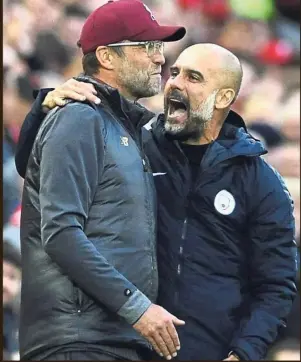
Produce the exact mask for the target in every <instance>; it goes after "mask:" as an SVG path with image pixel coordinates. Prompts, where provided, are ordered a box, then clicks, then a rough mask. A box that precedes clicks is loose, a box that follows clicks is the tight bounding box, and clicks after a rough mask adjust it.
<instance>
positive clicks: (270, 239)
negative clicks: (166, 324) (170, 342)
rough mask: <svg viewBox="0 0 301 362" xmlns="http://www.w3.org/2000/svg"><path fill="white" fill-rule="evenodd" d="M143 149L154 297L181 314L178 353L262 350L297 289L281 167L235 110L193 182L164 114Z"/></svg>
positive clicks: (209, 355) (189, 356)
mask: <svg viewBox="0 0 301 362" xmlns="http://www.w3.org/2000/svg"><path fill="white" fill-rule="evenodd" d="M144 148H145V151H146V152H147V154H148V156H149V159H150V161H151V167H152V170H153V173H154V174H155V175H156V176H155V184H156V189H157V197H158V238H157V244H158V267H159V297H158V304H160V305H162V306H164V308H166V309H167V310H168V311H169V312H170V313H174V314H175V315H176V316H177V317H178V318H181V319H183V320H185V321H186V324H185V326H183V327H181V328H179V330H178V331H179V338H180V341H181V346H182V348H181V351H180V352H179V355H178V358H179V359H182V360H196V359H198V360H222V359H224V358H226V357H227V355H228V353H229V352H230V351H231V350H234V351H235V352H236V353H237V354H238V355H239V356H240V357H241V358H242V359H246V360H258V359H261V358H263V357H264V355H265V353H266V351H267V347H268V346H269V344H270V343H271V342H273V340H274V339H275V338H276V335H277V331H278V329H279V327H280V326H281V325H284V324H285V318H286V316H287V315H288V313H289V311H290V309H291V306H292V301H293V298H294V296H295V294H296V287H295V278H296V248H295V246H296V245H295V242H294V218H293V205H292V200H291V198H290V195H289V193H288V191H287V188H286V187H285V185H284V183H283V181H282V179H281V177H280V175H279V174H278V173H277V172H276V171H275V170H274V169H272V168H271V167H270V166H269V165H267V163H266V162H265V161H264V160H263V159H262V158H261V157H260V156H261V155H263V154H264V153H266V151H265V149H264V148H263V146H262V144H261V143H260V142H259V141H257V140H255V139H253V138H252V137H251V136H250V135H249V134H248V133H247V131H246V128H245V125H244V122H243V120H242V119H241V117H240V116H238V115H237V114H236V113H234V112H230V114H229V116H228V118H227V120H226V122H225V124H224V126H223V128H222V131H221V133H220V135H219V137H218V139H217V141H215V142H212V143H211V144H210V145H209V147H208V149H207V151H206V153H205V155H204V157H203V159H202V161H201V164H200V169H199V175H198V177H197V181H196V182H195V184H192V183H191V181H190V168H189V164H188V160H187V158H186V157H185V155H184V154H183V152H182V150H181V148H180V147H179V145H178V143H177V142H171V141H169V140H168V139H167V138H166V136H165V135H164V130H163V117H162V116H161V117H159V120H158V122H157V123H155V124H153V129H152V131H151V133H150V132H144Z"/></svg>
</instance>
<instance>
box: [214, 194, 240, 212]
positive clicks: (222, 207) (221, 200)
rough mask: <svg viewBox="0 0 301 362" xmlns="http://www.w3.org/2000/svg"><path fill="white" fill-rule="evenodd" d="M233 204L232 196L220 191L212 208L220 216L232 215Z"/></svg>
mask: <svg viewBox="0 0 301 362" xmlns="http://www.w3.org/2000/svg"><path fill="white" fill-rule="evenodd" d="M235 204H236V203H235V199H234V197H233V195H232V194H230V192H228V191H226V190H221V191H220V192H219V193H217V195H216V196H215V199H214V207H215V209H216V210H217V211H218V212H219V213H220V214H222V215H230V214H232V212H233V211H234V209H235Z"/></svg>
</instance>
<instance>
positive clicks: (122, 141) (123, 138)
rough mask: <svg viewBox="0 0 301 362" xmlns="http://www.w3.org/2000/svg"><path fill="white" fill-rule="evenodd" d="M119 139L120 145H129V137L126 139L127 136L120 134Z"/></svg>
mask: <svg viewBox="0 0 301 362" xmlns="http://www.w3.org/2000/svg"><path fill="white" fill-rule="evenodd" d="M120 140H121V142H120V143H121V144H122V146H128V145H129V139H128V137H122V136H120Z"/></svg>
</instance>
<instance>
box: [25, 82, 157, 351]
mask: <svg viewBox="0 0 301 362" xmlns="http://www.w3.org/2000/svg"><path fill="white" fill-rule="evenodd" d="M79 79H80V80H84V81H90V82H93V81H92V80H91V79H89V78H88V79H87V78H79ZM94 85H95V87H96V88H97V90H98V96H99V97H100V98H101V100H102V102H101V104H100V105H99V106H96V105H91V104H82V103H76V102H71V103H69V104H68V105H67V106H66V107H64V108H63V109H54V110H53V111H52V112H50V114H49V115H48V116H47V118H46V120H45V121H44V122H43V124H42V126H41V127H40V129H39V132H38V135H37V138H36V140H35V143H34V146H33V150H32V153H31V156H30V158H29V163H28V168H27V173H26V177H25V183H24V191H23V202H22V221H21V244H22V245H21V247H22V258H23V265H22V270H23V275H22V296H21V298H22V300H21V322H20V349H21V357H22V358H29V357H30V356H31V355H32V354H35V353H38V351H39V350H42V349H47V348H49V347H51V346H59V345H62V344H66V343H72V342H87V343H90V344H93V343H95V344H97V345H102V344H103V345H110V344H111V343H119V345H121V346H122V345H123V344H124V345H131V346H133V347H134V346H135V345H144V346H149V345H148V343H147V342H146V341H145V340H144V339H143V338H142V337H141V336H140V335H139V334H138V333H137V332H136V331H135V330H134V329H133V328H132V326H131V324H133V323H134V322H136V321H137V320H138V319H139V317H140V316H141V315H142V314H143V313H144V312H145V310H146V309H147V308H148V307H149V305H150V303H151V301H155V299H156V297H157V286H158V277H157V263H156V250H155V233H156V221H155V220H156V214H155V210H156V204H155V189H154V184H153V178H152V174H151V171H150V168H149V166H148V160H147V158H146V157H145V155H144V153H143V150H142V147H141V140H140V136H141V127H142V126H143V125H144V124H145V123H147V122H148V121H149V120H150V119H151V118H152V117H153V114H152V113H151V112H149V111H147V110H146V109H144V108H142V107H141V106H139V105H136V104H134V103H131V102H129V101H126V100H125V99H123V98H122V97H121V96H120V95H119V93H118V92H117V91H116V90H114V89H111V88H109V87H107V86H105V85H101V84H99V83H96V82H94ZM37 103H38V104H39V100H37Z"/></svg>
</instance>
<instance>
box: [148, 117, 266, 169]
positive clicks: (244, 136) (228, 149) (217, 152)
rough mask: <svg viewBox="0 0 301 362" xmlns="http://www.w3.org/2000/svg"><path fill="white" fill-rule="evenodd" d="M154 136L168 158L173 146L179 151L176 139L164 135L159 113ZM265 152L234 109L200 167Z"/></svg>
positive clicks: (153, 127)
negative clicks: (167, 154)
mask: <svg viewBox="0 0 301 362" xmlns="http://www.w3.org/2000/svg"><path fill="white" fill-rule="evenodd" d="M152 129H153V134H154V137H155V138H156V139H157V140H158V142H159V144H160V145H162V146H163V147H164V148H165V150H166V151H167V152H168V153H169V158H174V156H173V155H175V154H178V155H179V154H180V153H181V154H182V156H183V153H182V152H180V153H179V152H177V153H175V147H176V148H177V149H178V151H180V146H179V143H178V141H172V140H170V139H168V137H166V134H165V130H164V115H163V114H160V115H159V117H158V119H157V121H156V122H155V123H153V124H152ZM266 153H267V150H266V149H265V148H264V146H263V144H262V143H261V142H260V141H259V140H257V139H256V138H254V137H253V136H251V135H250V134H249V133H248V131H247V127H246V125H245V122H244V121H243V119H242V117H241V116H240V115H238V114H237V113H236V112H234V111H230V112H229V114H228V116H227V118H226V120H225V122H224V125H223V127H222V129H221V131H220V134H219V136H218V138H217V139H216V140H215V141H213V142H211V143H210V145H209V148H208V151H207V152H206V154H205V156H204V158H203V161H202V168H207V167H213V166H215V165H216V164H218V163H219V162H222V161H224V160H226V159H230V158H234V157H238V156H248V157H252V156H253V157H254V156H260V155H264V154H266Z"/></svg>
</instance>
